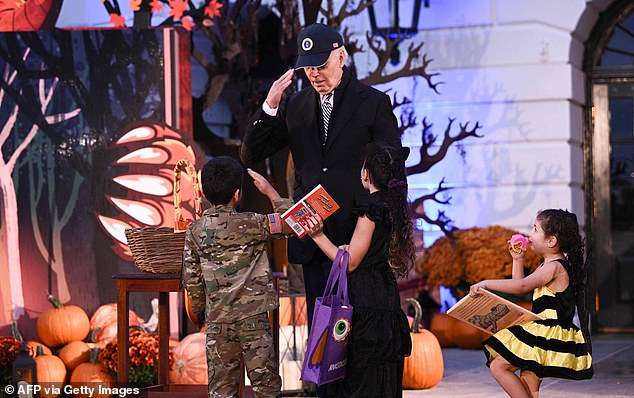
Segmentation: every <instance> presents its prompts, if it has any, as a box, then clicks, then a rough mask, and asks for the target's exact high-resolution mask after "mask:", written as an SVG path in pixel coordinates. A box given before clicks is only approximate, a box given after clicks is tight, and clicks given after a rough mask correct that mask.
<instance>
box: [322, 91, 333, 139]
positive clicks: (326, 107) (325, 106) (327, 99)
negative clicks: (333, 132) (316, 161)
mask: <svg viewBox="0 0 634 398" xmlns="http://www.w3.org/2000/svg"><path fill="white" fill-rule="evenodd" d="M331 100H332V92H330V93H328V94H326V95H325V96H324V100H323V102H322V103H321V111H322V114H323V116H324V142H323V143H322V145H326V140H328V122H329V121H330V114H331V113H332V102H331Z"/></svg>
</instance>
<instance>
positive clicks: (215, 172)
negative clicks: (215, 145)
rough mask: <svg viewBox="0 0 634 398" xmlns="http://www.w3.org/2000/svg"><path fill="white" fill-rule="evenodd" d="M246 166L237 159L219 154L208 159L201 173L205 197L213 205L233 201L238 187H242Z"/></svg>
mask: <svg viewBox="0 0 634 398" xmlns="http://www.w3.org/2000/svg"><path fill="white" fill-rule="evenodd" d="M243 175H244V167H242V165H241V164H240V162H238V161H237V160H236V159H234V158H232V157H229V156H219V157H217V158H213V159H211V160H210V161H208V162H207V163H206V164H205V165H204V166H203V169H202V171H201V173H200V180H201V185H202V188H203V194H205V198H207V200H208V201H210V202H211V204H213V205H225V204H227V203H229V202H230V201H231V198H232V197H233V194H234V193H235V191H236V189H241V188H242V176H243Z"/></svg>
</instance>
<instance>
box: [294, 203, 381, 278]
mask: <svg viewBox="0 0 634 398" xmlns="http://www.w3.org/2000/svg"><path fill="white" fill-rule="evenodd" d="M307 222H308V226H309V228H310V231H309V232H308V234H309V235H310V237H311V238H313V240H314V241H315V243H316V244H317V246H319V248H320V249H321V250H322V251H323V252H324V254H326V256H328V258H329V259H331V260H334V259H335V256H336V255H337V251H338V250H339V248H338V247H337V246H335V245H334V244H333V243H332V242H331V241H330V239H328V237H327V236H326V235H324V231H323V228H324V222H323V220H322V219H321V217H319V215H314V216H310V217H309V218H308V220H307ZM373 233H374V221H371V220H370V219H369V218H367V217H365V216H362V217H359V218H358V219H357V225H356V227H355V228H354V234H353V235H352V240H351V241H350V244H349V245H348V249H347V251H348V253H350V260H349V262H348V272H352V271H354V270H355V269H357V267H358V266H359V264H361V260H363V258H364V257H365V255H366V254H367V253H368V250H369V249H370V242H371V241H372V234H373Z"/></svg>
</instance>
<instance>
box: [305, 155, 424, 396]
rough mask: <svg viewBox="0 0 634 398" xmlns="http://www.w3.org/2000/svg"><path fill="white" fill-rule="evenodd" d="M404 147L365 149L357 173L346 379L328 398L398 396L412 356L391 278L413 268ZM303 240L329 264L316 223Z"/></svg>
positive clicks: (330, 250) (329, 246) (331, 250)
mask: <svg viewBox="0 0 634 398" xmlns="http://www.w3.org/2000/svg"><path fill="white" fill-rule="evenodd" d="M408 154H409V149H408V148H398V149H397V148H393V147H388V146H381V145H377V144H369V145H368V148H367V155H366V157H365V160H364V163H363V167H362V169H361V181H362V184H363V187H364V188H365V189H366V190H367V191H368V192H369V193H370V197H369V200H368V203H367V205H365V206H363V208H357V209H355V210H354V212H355V213H356V215H357V216H358V220H357V225H356V227H355V230H354V234H353V236H352V240H351V241H350V244H349V245H347V246H346V250H347V251H348V252H349V253H350V261H349V264H348V289H349V298H350V303H351V304H352V306H353V307H354V313H353V316H352V330H351V337H350V341H349V343H348V344H349V346H348V358H347V364H346V377H345V378H344V379H343V380H339V381H336V382H333V383H331V384H329V385H328V388H327V390H328V396H335V397H346V398H349V397H363V398H367V397H381V398H390V397H401V396H402V395H403V391H402V378H403V362H404V357H405V356H408V355H409V354H410V351H411V339H410V335H409V325H408V322H407V317H406V316H405V314H404V313H403V311H402V310H401V307H400V297H399V291H398V287H397V285H396V276H399V277H402V276H405V275H407V273H408V272H409V270H410V269H411V267H412V265H413V262H414V243H413V239H412V223H411V221H410V219H409V215H408V214H409V213H408V208H407V181H406V179H405V159H406V158H407V156H408ZM309 224H310V226H311V231H310V236H311V237H312V238H313V240H314V241H315V243H316V244H317V245H318V246H319V247H320V248H321V250H322V251H323V252H324V253H325V254H326V255H327V256H328V257H329V258H330V259H334V258H335V255H336V254H337V250H338V248H337V247H336V246H335V245H334V244H333V243H332V242H331V241H330V240H329V239H328V237H327V236H325V235H324V234H323V223H322V220H321V219H320V218H319V217H318V216H317V217H313V218H311V219H310V221H309Z"/></svg>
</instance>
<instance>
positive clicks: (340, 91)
mask: <svg viewBox="0 0 634 398" xmlns="http://www.w3.org/2000/svg"><path fill="white" fill-rule="evenodd" d="M343 74H344V76H343V78H342V80H341V86H340V87H339V88H337V89H336V90H335V107H334V109H333V114H332V116H331V118H330V126H329V128H328V140H327V141H326V147H325V148H324V154H326V153H327V152H328V150H329V149H330V148H331V147H332V144H333V142H334V141H335V140H336V139H337V136H338V135H339V134H340V133H341V131H343V130H344V129H345V127H346V125H347V124H348V122H349V121H350V119H351V118H352V116H353V115H354V114H355V112H356V111H357V109H359V105H361V102H363V98H361V97H360V95H361V93H357V86H356V85H357V84H359V83H358V82H357V80H356V79H354V78H353V77H352V76H351V73H350V71H348V69H347V68H344V72H343Z"/></svg>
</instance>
